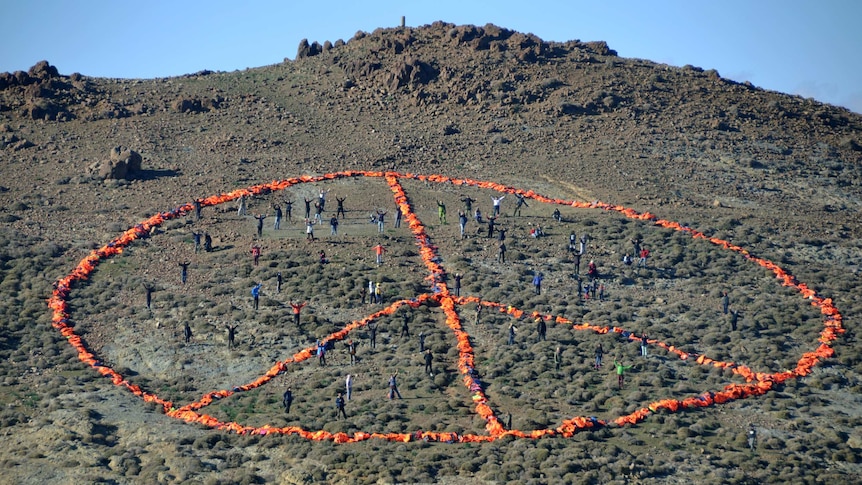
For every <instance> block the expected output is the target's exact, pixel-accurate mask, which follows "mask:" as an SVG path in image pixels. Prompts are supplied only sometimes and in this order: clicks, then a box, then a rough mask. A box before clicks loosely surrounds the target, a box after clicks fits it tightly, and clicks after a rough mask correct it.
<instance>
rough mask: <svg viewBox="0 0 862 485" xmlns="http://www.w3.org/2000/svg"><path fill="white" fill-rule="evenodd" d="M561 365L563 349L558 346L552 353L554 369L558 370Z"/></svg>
mask: <svg viewBox="0 0 862 485" xmlns="http://www.w3.org/2000/svg"><path fill="white" fill-rule="evenodd" d="M562 363H563V349H562V348H560V346H559V345H558V346H557V350H555V351H554V368H555V369H556V370H560V366H561V365H562Z"/></svg>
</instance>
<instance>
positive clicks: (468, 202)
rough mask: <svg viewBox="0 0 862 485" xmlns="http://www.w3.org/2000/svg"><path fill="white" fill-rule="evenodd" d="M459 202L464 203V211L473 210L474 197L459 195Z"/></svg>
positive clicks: (469, 211)
mask: <svg viewBox="0 0 862 485" xmlns="http://www.w3.org/2000/svg"><path fill="white" fill-rule="evenodd" d="M461 202H463V203H464V212H465V213H467V214H469V213H471V212H473V202H476V199H473V198H470V197H467V196H464V197H461Z"/></svg>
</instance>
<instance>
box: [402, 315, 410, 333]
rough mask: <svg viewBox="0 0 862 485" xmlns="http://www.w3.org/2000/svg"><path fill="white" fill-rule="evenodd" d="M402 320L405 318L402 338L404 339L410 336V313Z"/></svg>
mask: <svg viewBox="0 0 862 485" xmlns="http://www.w3.org/2000/svg"><path fill="white" fill-rule="evenodd" d="M402 318H403V320H402V322H401V336H402V337H405V336H406V337H409V336H410V315H409V314H408V313H405V314H404V315H403V317H402Z"/></svg>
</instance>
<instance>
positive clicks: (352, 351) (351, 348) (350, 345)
mask: <svg viewBox="0 0 862 485" xmlns="http://www.w3.org/2000/svg"><path fill="white" fill-rule="evenodd" d="M347 353H348V354H349V355H350V365H356V343H355V342H353V339H350V340H348V341H347ZM347 396H348V398H347V399H350V397H349V396H350V392H349V391H348V393H347Z"/></svg>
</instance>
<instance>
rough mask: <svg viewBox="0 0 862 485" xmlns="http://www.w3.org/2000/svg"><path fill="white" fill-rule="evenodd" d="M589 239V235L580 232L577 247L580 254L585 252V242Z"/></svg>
mask: <svg viewBox="0 0 862 485" xmlns="http://www.w3.org/2000/svg"><path fill="white" fill-rule="evenodd" d="M589 240H590V236H588V235H587V233H584V234H581V240H580V244H579V248H578V252H579V253H581V255H584V254H587V243H588V242H589Z"/></svg>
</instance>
